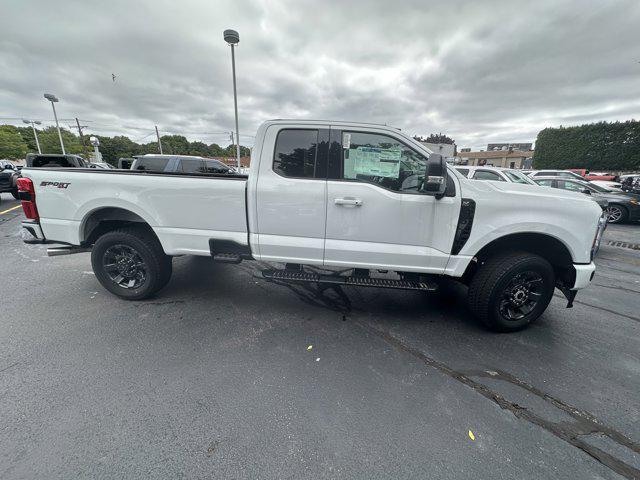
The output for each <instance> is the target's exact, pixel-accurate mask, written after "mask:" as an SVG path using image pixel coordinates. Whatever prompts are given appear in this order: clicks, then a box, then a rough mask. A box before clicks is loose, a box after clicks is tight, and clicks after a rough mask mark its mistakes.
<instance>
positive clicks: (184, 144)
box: [160, 135, 189, 155]
mask: <svg viewBox="0 0 640 480" xmlns="http://www.w3.org/2000/svg"><path fill="white" fill-rule="evenodd" d="M160 141H161V142H162V151H163V152H164V153H169V154H173V155H187V154H188V153H189V140H187V139H186V138H185V137H183V136H182V135H163V136H161V137H160Z"/></svg>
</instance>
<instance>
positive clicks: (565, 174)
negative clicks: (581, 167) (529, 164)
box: [529, 170, 584, 180]
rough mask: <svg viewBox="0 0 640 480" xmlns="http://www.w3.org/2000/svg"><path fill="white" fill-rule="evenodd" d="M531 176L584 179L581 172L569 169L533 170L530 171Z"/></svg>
mask: <svg viewBox="0 0 640 480" xmlns="http://www.w3.org/2000/svg"><path fill="white" fill-rule="evenodd" d="M529 176H530V177H559V178H569V179H574V180H584V178H583V177H581V176H580V175H579V174H577V173H575V172H571V171H569V170H533V171H532V172H530V173H529Z"/></svg>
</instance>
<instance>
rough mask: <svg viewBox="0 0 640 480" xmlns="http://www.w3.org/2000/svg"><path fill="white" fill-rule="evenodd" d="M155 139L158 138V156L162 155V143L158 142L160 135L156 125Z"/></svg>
mask: <svg viewBox="0 0 640 480" xmlns="http://www.w3.org/2000/svg"><path fill="white" fill-rule="evenodd" d="M156 137H158V148H159V149H160V155H162V142H161V141H160V134H159V133H158V126H157V125H156Z"/></svg>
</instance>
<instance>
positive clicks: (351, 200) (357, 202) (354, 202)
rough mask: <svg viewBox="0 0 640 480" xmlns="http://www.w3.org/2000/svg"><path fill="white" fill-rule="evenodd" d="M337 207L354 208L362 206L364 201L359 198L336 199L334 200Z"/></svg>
mask: <svg viewBox="0 0 640 480" xmlns="http://www.w3.org/2000/svg"><path fill="white" fill-rule="evenodd" d="M334 202H335V204H336V205H352V206H354V207H360V206H362V200H360V199H359V198H352V197H345V198H336V199H335V200H334Z"/></svg>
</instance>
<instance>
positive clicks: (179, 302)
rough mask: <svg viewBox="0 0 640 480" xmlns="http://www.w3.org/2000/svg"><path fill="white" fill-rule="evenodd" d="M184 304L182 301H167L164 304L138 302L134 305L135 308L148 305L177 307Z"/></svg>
mask: <svg viewBox="0 0 640 480" xmlns="http://www.w3.org/2000/svg"><path fill="white" fill-rule="evenodd" d="M182 303H185V301H184V300H167V301H166V302H140V303H135V304H134V305H135V306H136V307H146V306H148V305H179V304H182Z"/></svg>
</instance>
